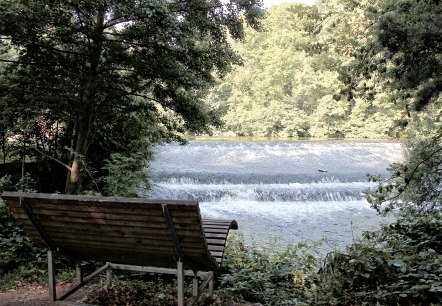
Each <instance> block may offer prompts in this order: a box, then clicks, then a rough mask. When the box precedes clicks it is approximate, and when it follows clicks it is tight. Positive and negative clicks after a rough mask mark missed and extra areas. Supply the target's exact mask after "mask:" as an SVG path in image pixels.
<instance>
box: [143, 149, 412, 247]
mask: <svg viewBox="0 0 442 306" xmlns="http://www.w3.org/2000/svg"><path fill="white" fill-rule="evenodd" d="M402 157H403V151H402V145H401V144H399V143H389V142H347V141H346V142H343V141H339V142H333V141H322V142H308V141H296V142H295V141H294V142H277V141H276V142H275V141H273V142H245V141H190V142H189V144H188V145H185V146H181V145H178V144H167V145H164V146H159V147H157V148H156V159H155V160H154V161H153V162H152V163H151V164H150V166H149V168H148V169H147V171H149V173H150V175H151V178H152V181H153V190H152V192H151V193H150V195H149V197H151V198H166V199H184V200H198V201H199V202H200V208H201V214H202V216H203V217H208V218H232V219H236V220H237V221H238V223H239V226H240V229H241V230H242V231H243V233H244V236H245V237H246V239H248V240H249V241H256V242H257V243H265V241H266V240H268V239H271V238H272V237H275V236H276V237H279V238H280V239H281V240H282V241H284V242H298V241H300V240H305V239H309V240H318V239H320V238H322V237H325V238H327V239H328V240H330V244H332V245H337V246H343V245H345V244H348V243H349V242H351V241H352V239H353V237H354V236H357V235H358V234H360V232H361V231H362V230H366V229H370V228H373V227H376V226H377V225H378V224H379V222H381V221H382V219H381V218H380V217H379V216H378V215H377V214H376V213H375V211H374V210H372V209H371V208H370V207H369V205H368V203H367V202H366V200H365V199H364V198H363V194H362V193H363V191H364V190H365V189H367V188H370V187H372V186H373V184H372V183H369V182H368V181H367V174H380V175H386V174H387V171H386V168H387V166H388V165H389V164H390V163H392V162H395V161H399V160H401V159H402Z"/></svg>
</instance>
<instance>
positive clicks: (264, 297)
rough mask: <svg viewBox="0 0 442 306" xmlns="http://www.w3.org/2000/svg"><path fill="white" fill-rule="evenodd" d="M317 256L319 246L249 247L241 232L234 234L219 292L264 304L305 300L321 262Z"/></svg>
mask: <svg viewBox="0 0 442 306" xmlns="http://www.w3.org/2000/svg"><path fill="white" fill-rule="evenodd" d="M315 255H316V253H315V246H311V245H307V243H299V244H297V245H289V246H286V248H284V249H280V248H278V247H275V245H271V244H270V245H267V246H265V247H248V246H246V245H244V242H243V240H242V237H241V236H240V235H231V236H230V238H229V242H228V245H227V248H226V253H225V258H224V261H223V269H224V270H225V272H224V274H223V275H222V276H221V277H220V285H219V288H218V294H219V295H221V296H231V297H233V298H240V299H244V300H246V301H249V302H260V303H263V304H264V305H295V304H298V303H302V302H304V301H305V295H304V290H305V288H306V287H307V285H308V284H309V274H311V273H312V272H313V271H314V270H316V269H317V267H318V265H319V260H318V259H317V257H315Z"/></svg>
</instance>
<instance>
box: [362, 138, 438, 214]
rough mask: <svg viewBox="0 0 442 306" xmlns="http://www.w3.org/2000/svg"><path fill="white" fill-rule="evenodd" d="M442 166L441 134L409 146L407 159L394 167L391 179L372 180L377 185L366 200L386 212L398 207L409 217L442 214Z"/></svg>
mask: <svg viewBox="0 0 442 306" xmlns="http://www.w3.org/2000/svg"><path fill="white" fill-rule="evenodd" d="M441 167H442V145H441V142H440V135H437V136H435V137H432V138H429V139H422V140H420V141H417V142H415V143H413V144H410V145H409V146H408V154H407V158H406V160H405V161H404V162H402V163H395V164H392V165H391V166H390V168H389V172H390V176H389V177H388V178H386V179H383V178H379V177H372V178H371V179H372V180H373V181H376V182H378V186H377V187H376V188H374V189H373V190H371V191H368V192H367V199H368V201H369V203H370V204H371V205H372V206H373V207H374V208H376V209H377V210H378V211H380V212H383V213H388V212H390V211H391V210H393V209H397V208H399V209H401V210H403V211H404V212H405V213H408V214H428V213H432V212H434V211H440V209H441V208H442V199H441V196H440V195H441V192H442V190H441V186H442V176H441Z"/></svg>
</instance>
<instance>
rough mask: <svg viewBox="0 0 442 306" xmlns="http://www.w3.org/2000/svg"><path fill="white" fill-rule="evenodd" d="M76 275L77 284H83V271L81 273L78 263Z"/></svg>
mask: <svg viewBox="0 0 442 306" xmlns="http://www.w3.org/2000/svg"><path fill="white" fill-rule="evenodd" d="M75 272H76V273H75V274H76V275H77V283H79V284H82V283H83V271H81V266H80V263H79V262H77V263H76V264H75Z"/></svg>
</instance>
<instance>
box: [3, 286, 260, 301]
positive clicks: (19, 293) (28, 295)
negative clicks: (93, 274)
mask: <svg viewBox="0 0 442 306" xmlns="http://www.w3.org/2000/svg"><path fill="white" fill-rule="evenodd" d="M71 285H72V284H71V283H62V284H60V285H57V292H64V291H65V290H67V289H68V288H69V287H70V286H71ZM103 292H105V290H104V289H102V288H99V287H98V286H94V284H92V285H88V286H85V287H84V288H82V289H80V290H79V291H78V292H76V293H75V294H74V295H72V296H71V297H69V298H68V299H67V301H70V302H80V303H81V302H83V303H85V302H86V303H89V302H97V300H96V296H99V295H100V294H101V295H103ZM120 298H121V296H120ZM123 298H124V294H123ZM48 299H49V293H48V287H47V285H46V284H35V283H33V284H30V283H25V284H21V285H20V286H18V287H17V288H13V289H0V306H46V305H49V301H48ZM108 299H110V300H111V301H112V304H114V305H126V304H125V303H122V301H121V300H120V301H116V300H114V297H113V296H112V294H109V297H108ZM128 300H132V301H133V297H128ZM108 302H109V300H107V302H106V299H105V302H104V303H106V304H108ZM100 304H101V303H100ZM130 304H131V305H134V304H132V303H130ZM142 304H143V305H146V304H145V303H142ZM155 304H156V303H155ZM166 304H169V303H167V302H166ZM174 304H175V303H174V302H172V303H171V304H170V305H174ZM152 305H154V304H152ZM198 305H216V306H218V305H226V306H259V305H261V304H252V303H247V302H244V303H234V302H231V301H223V300H221V299H220V298H219V297H217V296H216V295H215V296H214V297H212V298H206V299H203V301H200V303H198Z"/></svg>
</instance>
